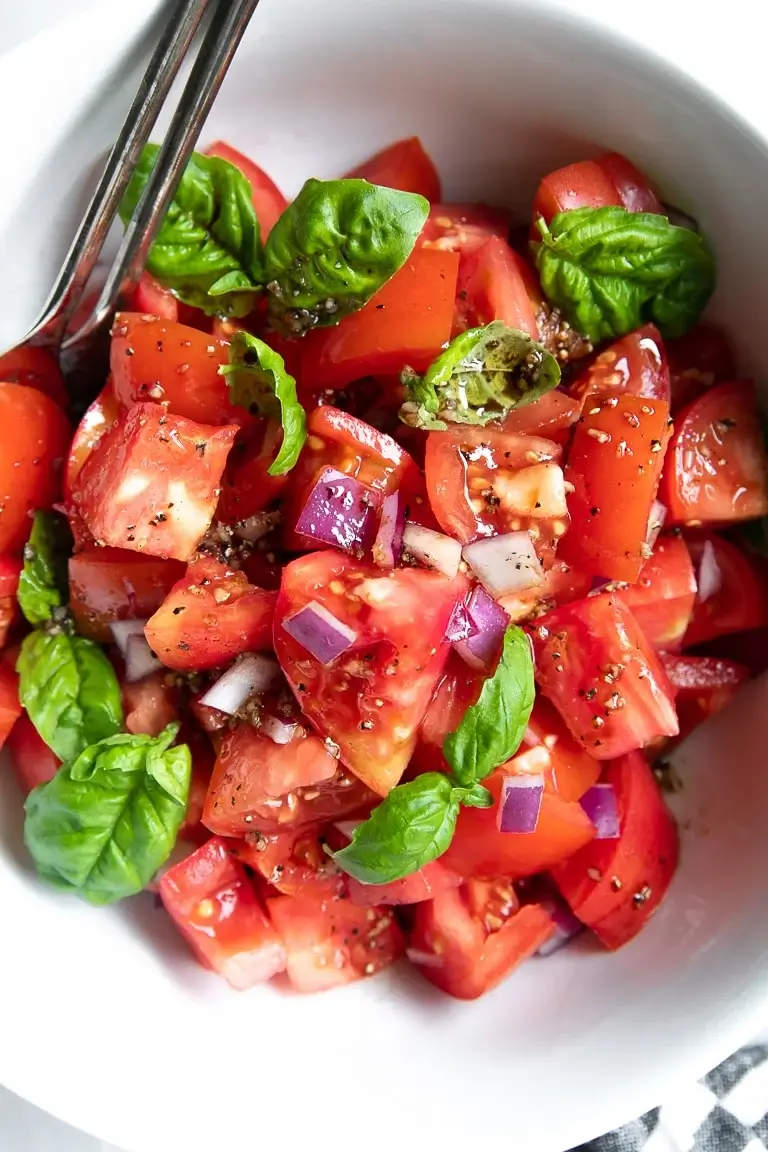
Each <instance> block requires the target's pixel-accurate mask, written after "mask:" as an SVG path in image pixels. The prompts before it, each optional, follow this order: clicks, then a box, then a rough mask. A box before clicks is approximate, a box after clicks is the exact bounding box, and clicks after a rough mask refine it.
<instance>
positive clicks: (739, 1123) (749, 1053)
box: [571, 1044, 768, 1152]
mask: <svg viewBox="0 0 768 1152" xmlns="http://www.w3.org/2000/svg"><path fill="white" fill-rule="evenodd" d="M766 1149H768V1044H753V1045H750V1046H749V1047H747V1048H742V1049H741V1050H740V1051H739V1052H737V1053H736V1054H735V1055H734V1056H730V1057H729V1058H728V1059H727V1060H725V1061H724V1062H723V1063H722V1064H720V1066H719V1067H717V1068H715V1069H714V1071H713V1072H710V1073H708V1075H706V1076H705V1077H704V1079H703V1080H700V1081H699V1082H698V1083H696V1084H691V1085H690V1086H689V1087H688V1088H686V1089H684V1090H683V1091H682V1092H679V1093H677V1094H676V1095H675V1097H674V1099H673V1100H671V1101H669V1102H668V1103H667V1104H662V1105H661V1107H659V1108H653V1109H652V1110H651V1111H650V1112H646V1114H645V1115H644V1116H641V1117H640V1119H639V1120H635V1121H633V1122H632V1123H631V1124H627V1125H625V1127H624V1128H619V1129H618V1131H616V1132H610V1133H609V1134H608V1135H607V1136H601V1137H600V1138H599V1139H598V1140H591V1141H590V1142H589V1143H588V1144H581V1145H579V1147H578V1148H574V1149H572V1150H571V1152H765V1150H766Z"/></svg>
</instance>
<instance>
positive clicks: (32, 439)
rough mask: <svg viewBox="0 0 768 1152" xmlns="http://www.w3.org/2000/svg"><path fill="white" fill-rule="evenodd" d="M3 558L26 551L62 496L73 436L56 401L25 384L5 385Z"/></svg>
mask: <svg viewBox="0 0 768 1152" xmlns="http://www.w3.org/2000/svg"><path fill="white" fill-rule="evenodd" d="M0 429H2V432H0V554H6V553H8V554H14V553H16V552H18V551H20V549H21V546H22V545H23V544H24V542H25V540H26V539H27V537H28V535H29V532H30V529H31V527H32V521H31V519H30V516H31V514H32V513H33V512H36V511H38V510H43V511H47V510H48V509H50V507H51V505H52V504H53V502H54V500H55V499H56V497H57V495H58V489H59V472H60V466H61V462H62V461H63V460H64V458H65V457H66V454H67V449H68V447H69V438H70V435H71V430H70V427H69V423H68V422H67V418H66V417H65V416H64V413H63V412H62V411H61V409H60V408H59V407H58V405H57V404H54V402H53V400H51V399H50V397H48V396H46V395H44V393H42V392H40V391H39V390H38V389H37V388H27V387H26V386H25V385H23V384H0Z"/></svg>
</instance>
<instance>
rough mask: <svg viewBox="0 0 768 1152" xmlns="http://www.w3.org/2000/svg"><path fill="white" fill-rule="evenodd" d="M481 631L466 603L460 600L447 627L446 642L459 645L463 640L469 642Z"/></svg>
mask: <svg viewBox="0 0 768 1152" xmlns="http://www.w3.org/2000/svg"><path fill="white" fill-rule="evenodd" d="M486 595H487V593H486ZM479 631H480V629H479V628H478V627H477V624H475V622H474V620H473V619H472V617H471V616H470V614H469V609H468V608H467V605H466V602H465V601H464V600H459V601H458V603H457V604H456V607H455V608H454V610H453V612H451V618H450V620H449V621H448V624H447V625H446V629H445V638H446V640H450V641H451V643H452V644H458V643H459V641H461V640H468V639H469V637H470V636H477V634H478V632H479Z"/></svg>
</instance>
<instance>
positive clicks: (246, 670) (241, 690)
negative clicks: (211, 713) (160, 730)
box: [200, 652, 280, 716]
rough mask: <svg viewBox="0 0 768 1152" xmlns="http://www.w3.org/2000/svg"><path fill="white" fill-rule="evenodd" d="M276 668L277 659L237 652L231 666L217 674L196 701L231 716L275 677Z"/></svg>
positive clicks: (264, 689) (253, 653)
mask: <svg viewBox="0 0 768 1152" xmlns="http://www.w3.org/2000/svg"><path fill="white" fill-rule="evenodd" d="M279 671H280V669H279V667H278V664H277V661H275V660H273V659H272V658H271V657H270V656H263V655H262V654H261V653H259V652H250V653H248V655H247V656H241V657H240V659H239V660H236V661H235V663H234V664H233V665H232V667H231V668H227V670H226V672H225V673H224V674H223V675H222V676H219V678H218V680H217V681H216V683H215V684H213V685H212V686H211V687H210V688H209V689H208V691H207V692H206V693H205V695H204V696H202V697H201V698H200V703H201V704H205V705H206V707H208V708H216V709H218V711H219V712H226V714H227V715H228V716H234V714H235V712H237V710H238V708H242V706H243V704H245V702H246V700H247V699H248V697H249V696H251V695H252V694H253V693H254V692H265V691H266V690H267V688H269V687H271V685H272V684H274V682H275V680H276V679H277V676H278V673H279Z"/></svg>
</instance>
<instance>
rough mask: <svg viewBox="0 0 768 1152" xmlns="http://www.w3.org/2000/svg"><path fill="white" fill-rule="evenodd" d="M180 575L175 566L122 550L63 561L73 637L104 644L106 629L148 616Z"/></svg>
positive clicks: (107, 635) (93, 550)
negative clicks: (66, 567)
mask: <svg viewBox="0 0 768 1152" xmlns="http://www.w3.org/2000/svg"><path fill="white" fill-rule="evenodd" d="M183 574H184V565H183V564H180V563H179V562H178V560H158V559H156V558H155V557H153V556H142V555H141V554H140V553H138V552H129V551H128V550H127V549H125V548H96V547H89V548H84V549H83V550H82V551H81V552H78V553H77V554H76V555H74V556H71V557H70V560H69V596H70V608H71V610H72V615H73V616H74V618H75V623H76V624H77V630H78V632H80V634H81V635H83V636H87V637H88V638H89V639H90V640H97V641H98V642H99V643H100V644H108V643H109V642H110V640H111V639H112V631H111V629H110V625H111V624H113V623H114V622H115V621H116V620H145V619H146V618H147V617H148V616H151V615H152V613H153V612H155V611H156V610H157V609H158V608H159V607H160V605H161V604H162V603H163V600H164V599H165V598H166V596H167V595H168V593H169V592H170V590H171V588H172V587H173V585H174V584H175V583H176V581H177V580H179V579H180V577H182V576H183Z"/></svg>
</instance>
